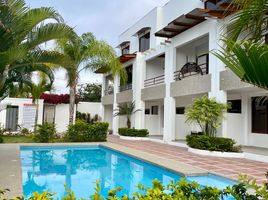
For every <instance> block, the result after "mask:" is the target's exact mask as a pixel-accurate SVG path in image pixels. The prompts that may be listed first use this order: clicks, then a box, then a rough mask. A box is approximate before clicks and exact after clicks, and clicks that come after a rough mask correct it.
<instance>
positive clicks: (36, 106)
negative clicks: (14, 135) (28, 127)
mask: <svg viewBox="0 0 268 200" xmlns="http://www.w3.org/2000/svg"><path fill="white" fill-rule="evenodd" d="M33 103H34V105H35V118H34V133H36V129H37V122H38V113H39V112H38V109H39V103H38V100H35V101H34V102H33Z"/></svg>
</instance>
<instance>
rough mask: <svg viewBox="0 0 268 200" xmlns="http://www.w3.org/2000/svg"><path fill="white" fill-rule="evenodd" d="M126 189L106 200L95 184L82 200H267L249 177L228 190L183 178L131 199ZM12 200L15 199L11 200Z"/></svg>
mask: <svg viewBox="0 0 268 200" xmlns="http://www.w3.org/2000/svg"><path fill="white" fill-rule="evenodd" d="M122 189H124V188H120V187H118V188H115V189H113V190H110V191H108V194H105V196H106V197H103V196H102V194H101V184H100V182H99V181H96V187H95V192H94V194H92V195H91V196H90V198H81V200H82V199H83V200H89V199H90V200H134V199H135V200H188V199H189V200H218V199H236V200H259V199H263V200H267V199H268V193H267V186H266V184H265V183H264V184H263V185H257V184H256V180H252V179H249V178H248V177H247V176H241V178H240V179H239V183H237V184H235V185H233V186H228V187H226V188H224V189H218V188H216V187H210V186H202V185H199V184H198V183H197V182H195V181H193V182H188V181H187V180H186V179H185V178H181V179H180V180H178V181H176V182H175V181H170V183H169V184H167V185H163V183H162V182H160V181H158V180H157V179H155V180H153V181H152V186H151V187H145V186H143V185H141V184H140V185H138V189H139V191H137V192H135V193H133V194H132V195H126V194H124V195H120V194H118V192H120V191H121V190H122ZM7 192H9V190H8V189H5V190H0V199H3V200H7V198H5V194H6V193H7ZM54 195H55V193H51V192H47V191H45V192H43V193H38V192H34V193H33V194H32V196H31V197H30V198H29V199H31V200H52V199H54V198H53V197H54ZM23 199H24V197H16V198H14V199H13V200H23ZM76 199H78V198H76V197H75V194H74V192H73V191H71V190H69V189H68V188H67V187H66V186H65V196H64V197H62V198H61V200H76ZM10 200H12V199H10Z"/></svg>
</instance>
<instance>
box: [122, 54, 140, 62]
mask: <svg viewBox="0 0 268 200" xmlns="http://www.w3.org/2000/svg"><path fill="white" fill-rule="evenodd" d="M133 58H136V54H135V53H133V54H123V55H122V56H120V57H119V60H120V62H121V63H126V62H127V61H130V60H131V59H133Z"/></svg>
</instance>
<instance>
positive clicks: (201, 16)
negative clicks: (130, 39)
mask: <svg viewBox="0 0 268 200" xmlns="http://www.w3.org/2000/svg"><path fill="white" fill-rule="evenodd" d="M205 11H206V10H204V9H200V8H195V9H194V10H192V11H190V12H189V13H187V14H184V15H181V16H180V17H178V18H176V19H175V20H173V21H172V22H170V23H169V24H168V25H167V26H165V27H164V28H162V29H161V30H159V31H158V32H156V33H155V36H157V37H166V38H172V37H174V36H176V35H178V34H180V33H182V32H184V31H186V30H188V29H190V28H192V27H193V26H195V25H197V24H199V23H201V22H203V21H205V20H206V18H205V15H206V12H205Z"/></svg>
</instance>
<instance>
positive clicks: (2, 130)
mask: <svg viewBox="0 0 268 200" xmlns="http://www.w3.org/2000/svg"><path fill="white" fill-rule="evenodd" d="M4 133H5V129H4V128H3V127H2V126H1V124H0V143H3V142H4V139H3V134H4Z"/></svg>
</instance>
